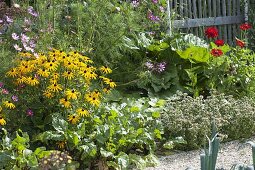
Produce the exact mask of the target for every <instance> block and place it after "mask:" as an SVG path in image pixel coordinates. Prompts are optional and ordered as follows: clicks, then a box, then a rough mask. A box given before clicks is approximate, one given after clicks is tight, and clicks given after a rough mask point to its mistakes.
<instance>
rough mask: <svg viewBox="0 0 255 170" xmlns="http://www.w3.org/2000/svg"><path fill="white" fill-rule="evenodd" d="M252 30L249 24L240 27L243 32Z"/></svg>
mask: <svg viewBox="0 0 255 170" xmlns="http://www.w3.org/2000/svg"><path fill="white" fill-rule="evenodd" d="M251 28H252V27H251V25H250V24H248V23H244V24H242V25H240V29H241V30H243V31H246V30H248V29H251Z"/></svg>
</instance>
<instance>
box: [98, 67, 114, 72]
mask: <svg viewBox="0 0 255 170" xmlns="http://www.w3.org/2000/svg"><path fill="white" fill-rule="evenodd" d="M99 69H100V71H101V72H103V73H104V74H109V73H112V70H111V69H110V68H109V67H107V66H102V67H100V68H99Z"/></svg>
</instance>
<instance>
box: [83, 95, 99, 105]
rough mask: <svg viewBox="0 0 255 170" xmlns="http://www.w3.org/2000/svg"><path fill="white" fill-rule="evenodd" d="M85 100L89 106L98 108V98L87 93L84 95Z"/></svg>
mask: <svg viewBox="0 0 255 170" xmlns="http://www.w3.org/2000/svg"><path fill="white" fill-rule="evenodd" d="M85 100H86V101H87V102H89V103H90V104H92V105H94V106H97V107H98V106H99V105H100V100H99V98H98V97H95V96H93V95H92V94H91V93H88V94H86V95H85Z"/></svg>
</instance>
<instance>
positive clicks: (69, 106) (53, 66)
mask: <svg viewBox="0 0 255 170" xmlns="http://www.w3.org/2000/svg"><path fill="white" fill-rule="evenodd" d="M17 63H18V64H17V66H16V67H14V68H11V69H10V71H8V72H7V73H6V75H7V76H8V77H11V78H13V79H14V83H15V85H17V86H18V87H20V86H24V88H26V87H28V88H30V89H31V88H35V89H36V90H39V91H36V93H37V94H40V95H41V96H42V97H44V98H45V99H47V100H51V101H52V103H55V104H54V105H56V106H60V107H62V108H63V113H65V114H64V115H66V116H67V115H68V116H67V117H66V118H67V120H68V121H69V122H70V123H71V124H76V123H78V122H79V120H81V119H84V118H86V117H88V116H89V115H90V113H91V111H90V109H93V108H94V107H98V106H99V105H100V103H101V100H102V99H103V94H106V93H109V92H110V90H111V89H112V88H115V87H116V83H115V82H113V81H112V80H111V79H110V78H107V77H106V75H107V74H109V73H111V72H112V70H111V69H110V68H109V67H107V66H101V67H99V68H97V67H95V66H93V65H92V64H93V61H92V60H91V59H90V58H89V57H87V56H84V55H82V54H80V53H78V52H76V51H72V52H69V53H66V52H63V51H60V50H56V49H53V50H52V51H50V52H48V54H43V53H39V54H38V56H35V55H33V54H31V53H28V52H21V53H19V57H18V59H17ZM95 87H96V89H95ZM106 89H107V90H106ZM11 99H12V100H13V101H14V102H15V101H18V97H17V96H12V98H11ZM3 106H4V107H5V108H9V109H14V108H15V107H16V106H15V105H14V103H12V101H11V100H8V101H4V102H3ZM26 114H27V116H33V115H34V114H37V113H36V112H34V110H33V108H29V109H27V110H26ZM2 122H4V121H2ZM0 124H1V123H0ZM2 124H4V123H2Z"/></svg>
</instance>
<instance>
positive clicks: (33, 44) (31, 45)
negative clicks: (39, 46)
mask: <svg viewBox="0 0 255 170" xmlns="http://www.w3.org/2000/svg"><path fill="white" fill-rule="evenodd" d="M29 46H30V47H31V48H35V47H36V44H35V41H34V40H31V41H29Z"/></svg>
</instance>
